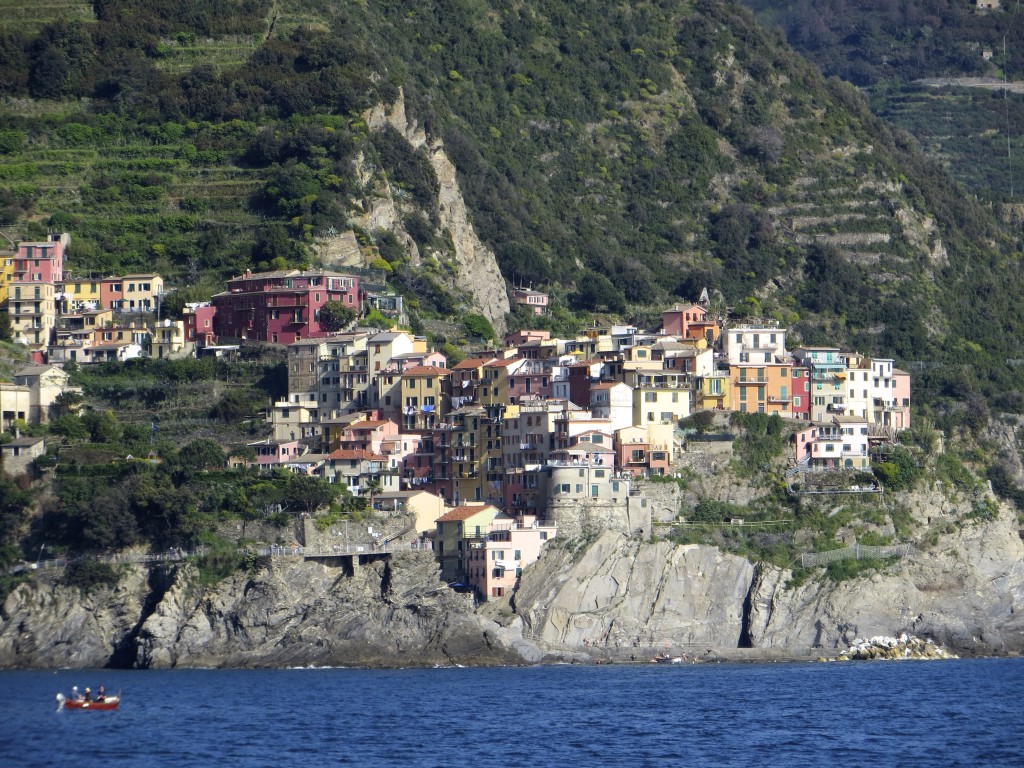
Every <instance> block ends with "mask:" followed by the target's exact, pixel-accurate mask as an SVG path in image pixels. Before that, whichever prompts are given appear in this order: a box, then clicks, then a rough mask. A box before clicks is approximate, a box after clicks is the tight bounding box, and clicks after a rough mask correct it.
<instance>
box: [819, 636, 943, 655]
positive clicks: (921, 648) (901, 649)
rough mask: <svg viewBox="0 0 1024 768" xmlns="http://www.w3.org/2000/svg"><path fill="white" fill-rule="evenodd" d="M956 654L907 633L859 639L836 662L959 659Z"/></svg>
mask: <svg viewBox="0 0 1024 768" xmlns="http://www.w3.org/2000/svg"><path fill="white" fill-rule="evenodd" d="M958 658H960V657H959V656H957V655H956V654H954V653H950V652H949V651H947V650H946V649H945V648H943V647H942V646H940V645H937V644H936V643H933V642H932V641H931V640H925V639H922V638H920V637H914V636H913V635H908V634H907V633H906V632H904V633H903V634H901V635H900V636H899V637H885V636H882V635H876V636H875V637H872V638H870V639H869V640H861V639H857V640H854V641H853V644H852V645H851V646H850V647H849V648H848V649H847V650H845V651H843V652H842V653H841V654H839V656H838V657H837V658H836V661H865V660H871V659H883V660H889V661H896V660H901V659H958Z"/></svg>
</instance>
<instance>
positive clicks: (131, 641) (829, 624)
mask: <svg viewBox="0 0 1024 768" xmlns="http://www.w3.org/2000/svg"><path fill="white" fill-rule="evenodd" d="M904 502H905V503H906V504H907V505H908V506H909V507H911V508H914V509H915V514H916V515H918V516H920V519H922V520H934V521H936V522H937V524H938V525H939V526H940V529H941V531H942V533H941V534H940V535H938V536H936V537H934V540H933V541H932V542H931V543H928V544H925V543H924V542H922V545H921V547H919V548H918V549H917V550H916V551H915V552H914V553H912V554H911V555H910V556H908V557H906V558H904V559H901V560H898V561H895V562H894V563H891V564H889V565H886V566H885V567H883V568H882V569H880V570H879V571H877V572H873V573H872V574H871V575H870V576H868V577H863V578H856V579H850V580H847V581H842V582H839V583H834V582H832V581H830V580H828V579H827V578H823V577H821V576H820V574H819V576H818V577H815V578H812V579H807V580H806V581H805V582H804V583H802V584H801V585H799V586H790V585H789V582H790V580H791V577H792V575H793V574H792V572H791V571H789V570H788V569H780V568H776V567H774V566H770V565H765V564H757V565H755V564H753V563H751V562H750V561H748V560H746V559H745V558H743V557H740V556H738V555H733V554H728V553H725V552H723V551H721V550H719V549H718V548H716V547H712V546H701V545H695V544H686V545H677V544H674V543H672V542H669V541H657V542H652V541H651V540H650V539H649V538H648V537H637V536H633V535H630V534H628V533H627V532H623V531H621V530H614V529H609V530H605V531H603V532H596V531H595V532H591V533H590V534H589V536H590V537H591V538H584V539H577V540H574V541H573V540H563V539H559V540H556V541H554V542H552V544H550V545H549V546H548V547H547V548H546V549H545V550H544V552H543V554H542V556H541V559H540V560H539V561H538V562H537V563H535V564H533V565H531V566H530V567H529V568H527V569H526V570H525V571H524V573H523V577H522V579H521V584H520V587H519V589H518V590H517V591H516V593H515V595H514V597H513V599H512V601H511V604H510V605H509V606H506V607H505V608H504V609H503V611H504V612H503V613H502V612H498V611H491V612H488V611H476V610H474V607H473V604H472V601H471V599H470V598H469V597H468V596H466V595H462V594H457V593H455V592H453V591H451V590H450V589H448V588H447V587H446V586H445V585H444V583H443V582H441V581H440V579H439V578H438V566H437V563H436V561H435V560H434V559H433V557H432V556H431V555H430V554H429V553H422V552H404V553H395V554H394V555H392V556H391V559H390V560H378V561H375V562H369V563H365V564H363V565H359V566H356V567H352V566H348V567H342V566H341V565H340V564H339V563H338V562H335V561H334V560H333V559H332V560H330V561H323V562H321V561H316V560H302V559H301V558H274V559H273V560H272V561H264V562H263V564H262V566H261V567H259V568H257V569H256V570H254V571H252V572H249V573H238V574H236V575H234V576H233V577H231V578H228V579H226V580H225V581H223V582H221V583H220V584H218V585H217V586H216V587H214V588H207V589H204V588H202V587H200V586H198V584H197V580H196V578H195V576H196V574H195V573H194V572H193V571H192V570H191V569H192V566H190V565H184V566H177V565H171V566H167V565H163V566H158V567H154V568H151V569H146V568H143V567H136V566H125V574H124V575H123V576H122V579H121V581H120V582H119V583H118V585H117V586H116V587H115V588H113V589H105V590H98V591H94V592H91V593H88V594H82V593H80V592H79V591H78V590H76V589H72V588H70V587H66V586H62V585H60V584H59V583H56V581H55V580H53V579H52V577H50V578H49V580H48V577H46V576H45V575H44V574H40V575H39V576H37V578H36V579H35V580H34V581H33V582H30V583H27V584H23V585H21V586H19V587H18V588H17V589H15V590H14V591H13V592H12V593H11V594H10V595H9V596H8V597H7V599H6V600H5V601H4V603H3V605H2V607H0V668H11V667H59V666H75V667H98V666H104V665H113V666H137V667H156V668H168V667H181V666H238V667H240V666H245V667H259V666H275V667H280V666H309V665H315V666H339V665H351V666H408V665H435V664H442V665H447V664H520V663H534V662H538V661H542V660H553V659H563V660H578V659H581V658H587V657H588V655H594V656H597V657H599V658H600V657H601V656H602V655H604V656H608V657H612V656H617V657H619V658H623V657H625V658H628V657H629V655H631V654H630V651H631V650H632V649H640V650H639V651H637V653H639V654H640V656H639V658H646V654H647V653H648V652H649V651H650V650H651V649H660V648H662V647H665V646H671V647H672V648H673V649H675V652H677V653H678V652H684V651H690V652H691V653H692V654H693V655H704V654H708V653H711V652H712V651H713V652H715V653H717V654H719V656H720V657H722V654H723V653H724V652H727V651H728V650H729V649H732V650H733V651H742V650H743V649H744V648H747V649H751V650H752V651H753V652H754V653H761V654H774V656H773V657H774V658H777V657H780V656H783V657H784V656H789V657H803V658H806V657H807V656H808V654H814V655H823V656H829V655H836V654H837V653H838V652H840V651H842V650H844V649H846V648H847V647H848V646H850V645H851V643H853V642H854V640H855V639H856V638H858V637H871V636H875V635H899V634H900V633H904V632H905V633H907V634H910V635H915V636H918V637H923V638H928V639H930V640H932V641H933V642H935V643H937V644H939V645H942V646H945V647H946V648H949V649H950V650H951V651H952V652H954V653H958V654H961V655H972V654H986V655H987V654H1020V653H1024V612H1022V611H1021V606H1022V605H1024V543H1022V541H1021V538H1020V535H1019V531H1018V526H1017V522H1016V519H1015V516H1014V515H1013V514H1012V513H1011V512H1010V511H1009V510H1007V509H1005V508H1003V509H1001V511H1000V513H999V514H998V515H997V516H996V518H995V519H993V520H988V521H983V520H982V519H980V518H979V519H972V518H968V519H966V520H965V519H963V518H962V517H961V518H960V522H958V523H955V524H954V523H953V522H951V521H952V520H953V519H954V517H953V515H952V514H951V513H952V511H953V510H952V509H950V508H949V506H948V504H947V502H948V499H946V498H945V497H943V496H942V495H941V494H937V493H935V494H933V495H932V496H929V495H928V494H927V493H925V494H919V495H917V496H915V497H913V498H908V499H905V500H904ZM940 502H941V503H940ZM915 505H916V506H915ZM936 530H938V529H936ZM513 611H514V613H513ZM499 614H501V621H500V623H499V622H498V621H497V620H492V619H491V618H488V616H489V615H490V616H493V617H495V619H497V618H498V616H499ZM725 657H726V658H728V656H725ZM750 658H759V657H757V656H752V657H750Z"/></svg>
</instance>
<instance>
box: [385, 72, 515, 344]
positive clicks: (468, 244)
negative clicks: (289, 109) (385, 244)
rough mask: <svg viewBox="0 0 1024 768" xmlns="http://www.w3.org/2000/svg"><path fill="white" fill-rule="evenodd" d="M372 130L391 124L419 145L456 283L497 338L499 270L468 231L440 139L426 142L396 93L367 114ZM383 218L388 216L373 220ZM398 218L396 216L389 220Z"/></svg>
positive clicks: (501, 313) (503, 309) (501, 298)
mask: <svg viewBox="0 0 1024 768" xmlns="http://www.w3.org/2000/svg"><path fill="white" fill-rule="evenodd" d="M366 122H367V125H368V126H369V127H370V129H371V130H373V129H380V128H381V127H382V126H383V125H385V124H387V125H391V126H392V127H393V128H394V129H395V130H397V131H398V132H399V133H400V134H401V135H402V136H404V137H405V139H406V141H408V142H409V144H410V145H411V146H412V147H413V148H414V149H419V148H420V147H424V148H425V149H426V151H427V155H428V157H429V158H430V164H431V166H432V167H433V169H434V174H435V175H436V176H437V181H438V185H439V191H438V200H437V206H438V215H439V220H440V228H441V230H442V232H443V231H447V232H448V233H449V234H450V235H451V240H452V245H453V246H454V249H455V268H456V285H457V287H458V288H460V289H462V290H464V291H466V292H467V293H468V294H469V295H470V296H471V297H472V299H473V301H474V303H475V305H476V309H477V310H478V311H479V312H480V313H481V314H482V315H484V316H485V317H486V318H487V319H488V320H490V322H491V324H492V325H493V326H494V328H495V330H496V331H497V332H498V333H499V335H500V334H502V333H504V331H505V315H507V314H508V311H509V301H508V293H507V291H506V290H505V281H504V279H503V278H502V276H501V270H500V269H498V261H497V259H496V258H495V256H494V253H493V252H492V251H491V250H490V249H488V248H487V247H486V246H485V245H484V244H483V243H482V242H481V241H480V238H479V237H478V236H477V234H476V230H474V229H473V224H472V222H471V221H470V217H469V211H468V209H467V208H466V202H465V200H464V199H463V197H462V190H461V189H460V188H459V183H458V179H457V178H456V174H455V166H454V165H453V164H452V161H451V160H450V159H449V158H448V155H447V153H446V152H445V149H444V144H443V142H442V141H441V140H440V139H430V138H428V137H427V134H426V132H425V131H424V130H423V128H422V127H421V126H420V125H419V124H418V123H417V122H416V121H415V120H413V119H412V118H411V117H409V115H408V114H407V113H406V111H405V96H404V94H403V93H402V92H399V95H398V98H397V99H396V100H395V103H394V104H392V105H391V106H389V107H384V106H383V105H381V106H378V107H375V108H374V109H372V110H370V111H369V112H368V113H367V115H366ZM377 218H378V219H381V220H382V221H383V220H387V219H388V217H386V216H385V217H381V216H377ZM391 219H393V220H397V217H391Z"/></svg>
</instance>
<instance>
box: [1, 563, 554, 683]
mask: <svg viewBox="0 0 1024 768" xmlns="http://www.w3.org/2000/svg"><path fill="white" fill-rule="evenodd" d="M144 575H145V570H143V569H141V568H133V569H131V571H130V574H129V576H128V577H126V578H125V579H124V580H123V581H122V583H121V584H120V585H119V586H118V587H117V588H116V589H114V590H101V591H97V592H96V593H94V594H93V595H91V596H86V597H85V598H83V597H82V596H81V595H80V593H79V592H78V591H77V590H74V589H71V588H68V587H56V588H54V587H51V586H48V585H45V584H34V585H23V586H21V587H19V588H18V589H17V590H15V592H14V593H12V595H11V596H10V597H9V598H8V600H7V601H6V602H5V604H4V606H3V613H2V617H0V667H57V666H79V667H93V666H95V667H101V666H105V665H109V664H115V665H124V666H135V667H142V668H169V667H179V666H187V667H196V666H216V667H286V666H340V665H355V666H372V667H393V666H408V665H437V664H440V665H447V664H456V663H457V664H464V665H470V664H512V663H524V661H538V660H540V659H541V658H542V656H543V654H542V653H541V652H540V651H539V650H538V649H537V648H536V647H534V646H533V645H532V644H531V643H528V642H525V641H524V640H523V639H522V637H521V635H520V633H518V632H516V631H514V630H510V629H508V628H505V627H501V626H499V625H498V624H496V623H494V622H492V621H489V620H486V619H484V618H482V617H480V616H477V615H476V614H475V612H474V610H473V604H472V601H471V599H470V598H468V597H467V596H466V595H460V594H456V593H455V592H452V591H451V590H449V589H448V588H447V587H446V586H445V585H444V584H443V583H442V582H441V581H440V580H439V579H438V566H437V563H436V561H435V560H434V559H433V558H432V557H431V556H430V555H429V554H420V553H403V554H397V555H395V556H394V557H393V558H392V560H391V561H390V562H387V561H378V562H373V563H369V564H366V565H362V566H359V567H357V568H355V569H353V572H352V573H351V574H346V572H345V569H343V568H339V567H336V566H330V565H325V564H323V563H320V562H316V561H302V560H298V559H296V560H294V561H290V562H288V563H286V564H280V563H278V562H277V561H275V563H274V564H273V566H272V567H267V568H263V569H261V570H259V571H258V572H256V573H252V574H243V573H240V574H237V575H236V576H234V577H232V578H229V579H227V580H225V581H223V582H221V583H220V584H218V585H217V587H216V588H214V589H211V590H202V589H198V588H197V587H196V586H195V579H194V574H193V573H189V571H188V567H186V569H183V570H180V571H178V572H177V573H176V574H174V575H173V578H172V582H171V584H170V586H169V587H168V588H167V589H166V591H164V592H163V594H162V596H161V597H160V599H159V601H158V602H157V603H156V604H155V606H150V607H149V608H150V609H151V610H149V612H148V614H147V612H146V611H147V601H146V597H147V591H146V589H145V578H144Z"/></svg>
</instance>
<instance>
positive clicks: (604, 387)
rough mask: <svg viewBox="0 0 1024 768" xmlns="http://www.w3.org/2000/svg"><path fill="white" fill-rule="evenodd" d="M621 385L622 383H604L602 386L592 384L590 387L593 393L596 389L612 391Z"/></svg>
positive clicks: (626, 385)
mask: <svg viewBox="0 0 1024 768" xmlns="http://www.w3.org/2000/svg"><path fill="white" fill-rule="evenodd" d="M619 384H622V382H621V381H602V382H601V383H600V384H592V385H591V386H590V391H591V392H593V391H594V390H595V389H611V388H612V387H617V386H619ZM623 386H625V387H628V386H629V385H628V384H623Z"/></svg>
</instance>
